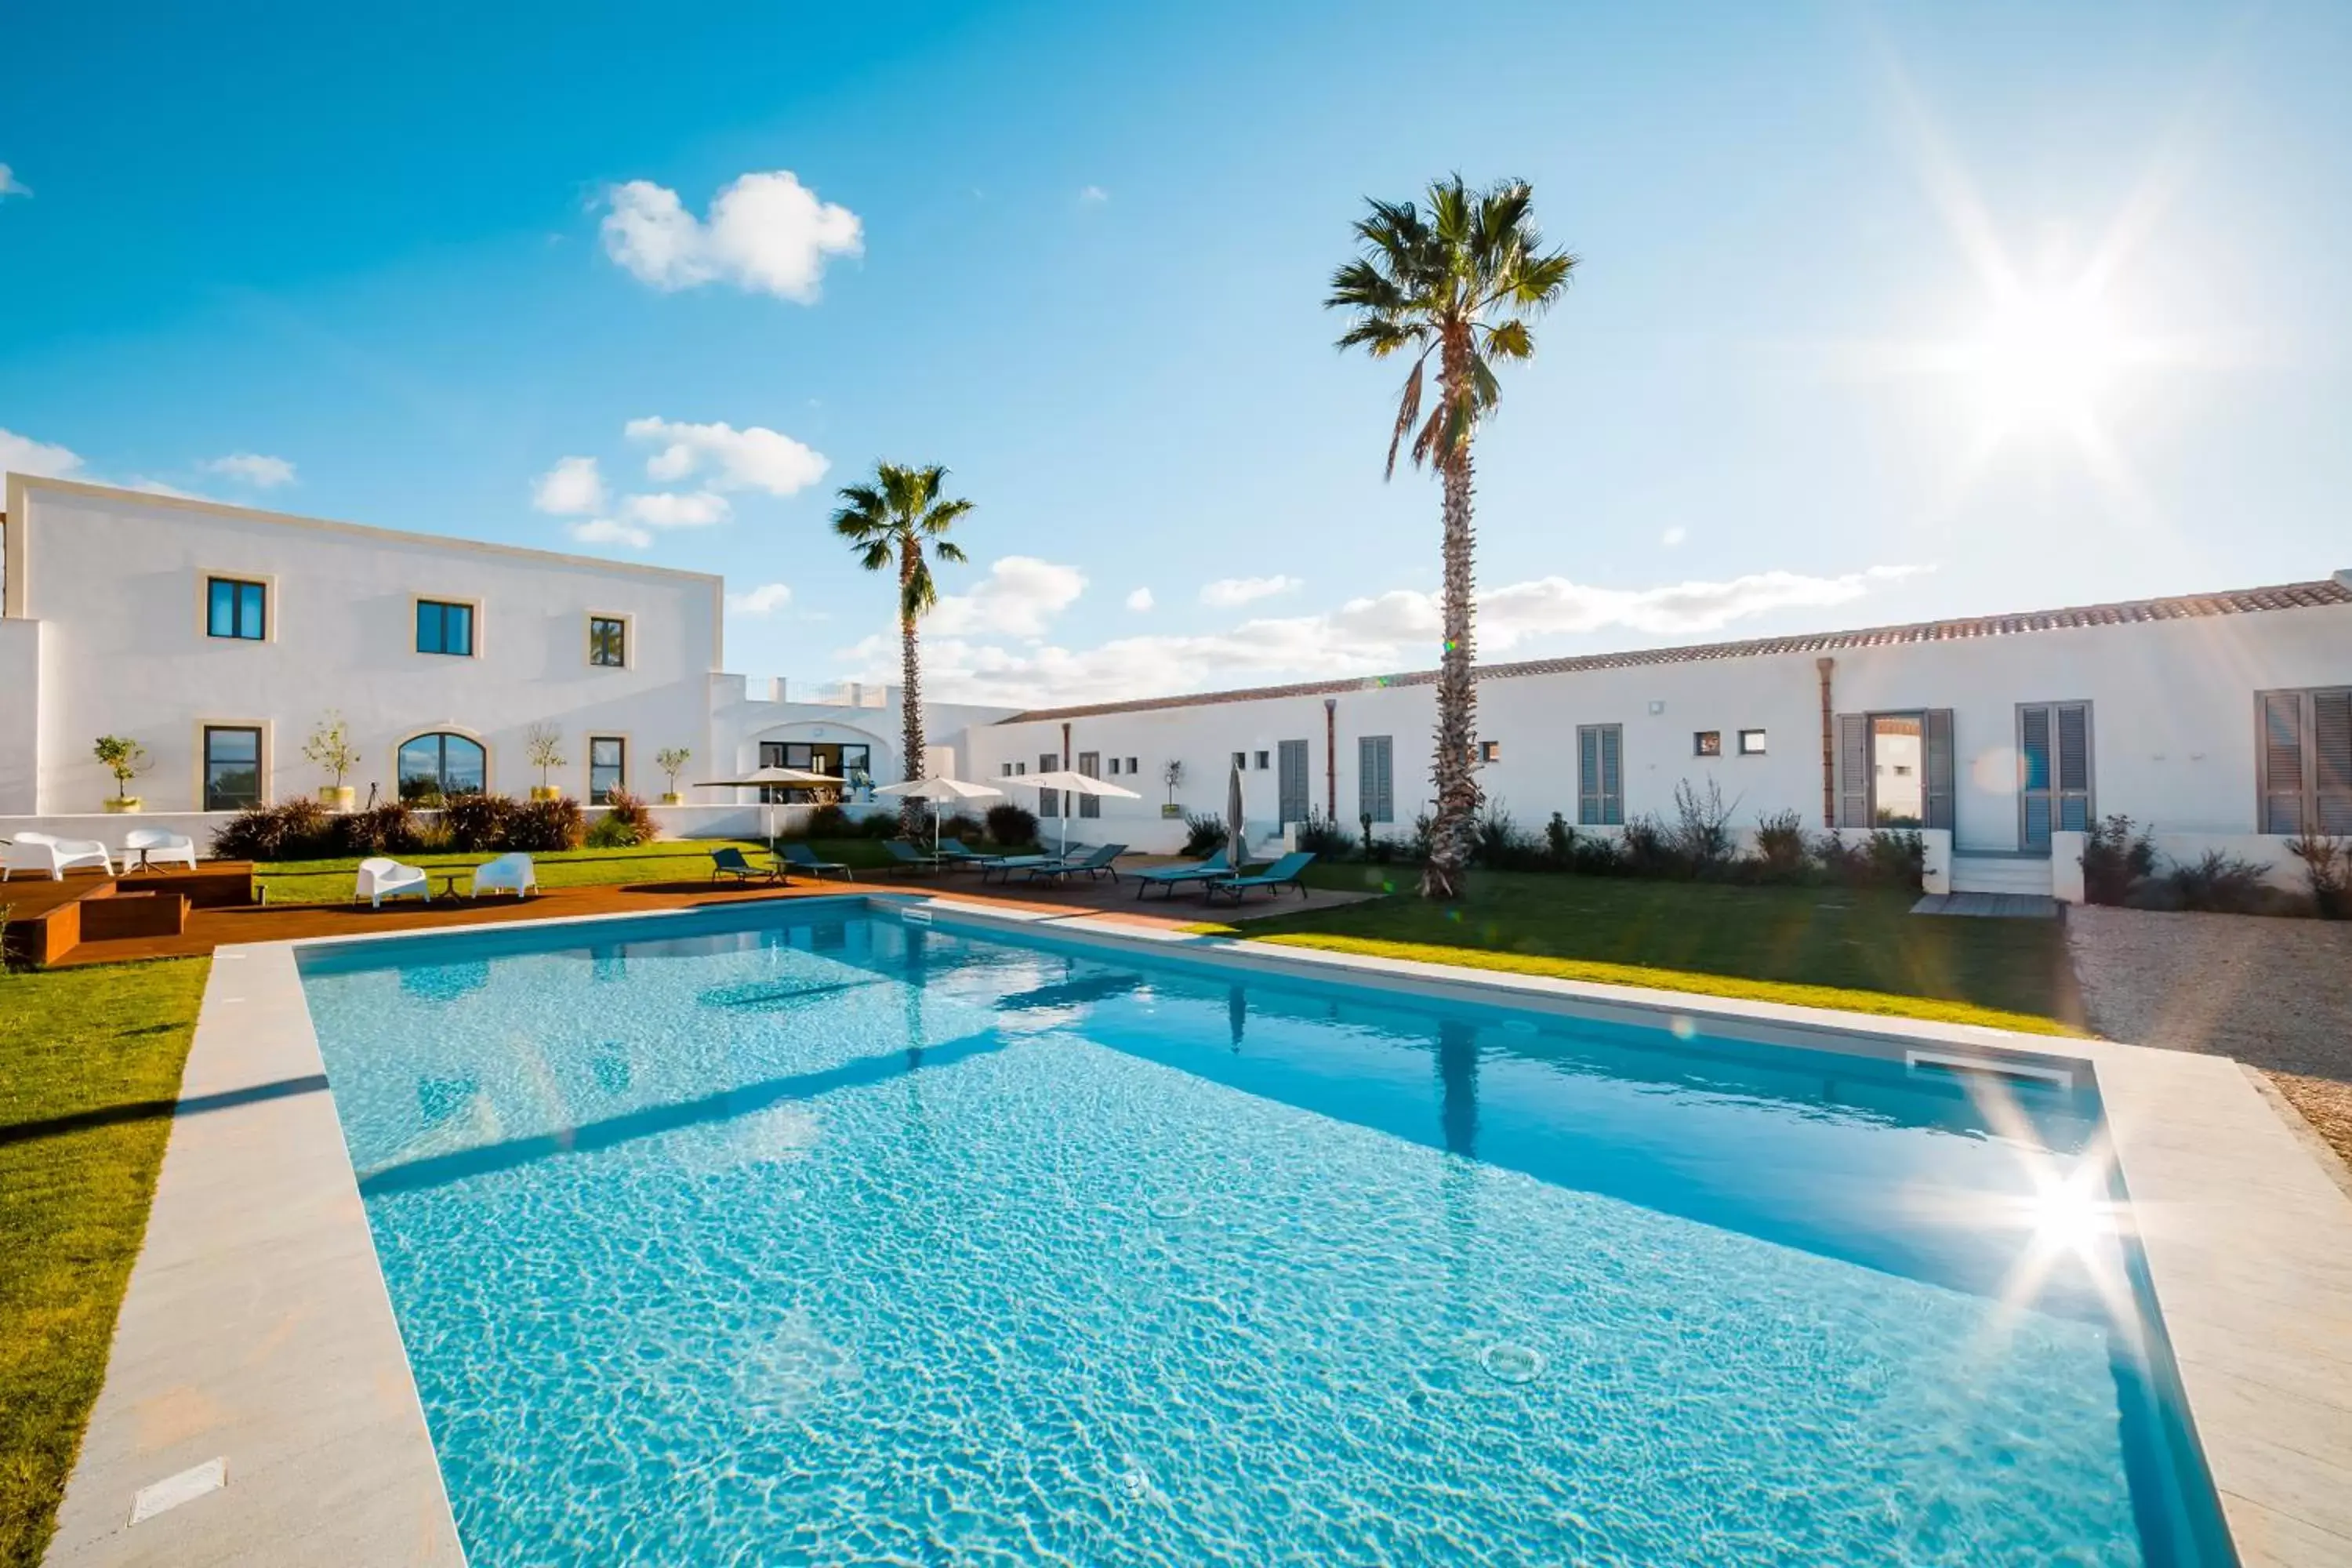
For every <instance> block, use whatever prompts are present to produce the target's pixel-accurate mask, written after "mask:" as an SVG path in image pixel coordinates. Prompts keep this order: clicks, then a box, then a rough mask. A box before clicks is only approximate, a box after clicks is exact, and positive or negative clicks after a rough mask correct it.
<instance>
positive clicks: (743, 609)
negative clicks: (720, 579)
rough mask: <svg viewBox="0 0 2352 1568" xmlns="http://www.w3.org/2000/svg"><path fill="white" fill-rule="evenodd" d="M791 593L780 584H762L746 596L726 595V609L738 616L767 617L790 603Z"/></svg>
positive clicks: (788, 588)
mask: <svg viewBox="0 0 2352 1568" xmlns="http://www.w3.org/2000/svg"><path fill="white" fill-rule="evenodd" d="M792 599H793V591H792V589H791V588H790V587H788V586H787V585H785V584H782V583H762V584H760V585H759V586H758V587H756V588H754V589H752V590H751V592H750V593H747V594H730V595H727V607H728V608H729V609H730V610H732V611H734V612H735V613H736V614H737V615H739V616H768V615H773V614H774V613H775V612H776V611H778V610H781V609H782V608H783V607H784V606H785V605H789V604H791V603H792Z"/></svg>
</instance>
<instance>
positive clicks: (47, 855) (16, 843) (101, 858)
mask: <svg viewBox="0 0 2352 1568" xmlns="http://www.w3.org/2000/svg"><path fill="white" fill-rule="evenodd" d="M76 866H95V867H97V868H99V869H100V870H101V871H103V872H105V873H106V874H107V875H108V876H110V877H111V876H113V875H114V858H113V857H112V856H110V855H109V854H108V853H107V852H106V846H105V845H103V844H100V842H99V841H98V840H97V839H95V838H57V837H51V836H50V835H48V834H46V833H19V834H18V835H16V837H15V838H14V839H13V840H11V841H10V843H9V845H8V858H7V859H6V860H5V861H0V882H5V881H6V880H7V879H8V878H9V876H10V874H11V873H13V872H17V871H47V873H48V874H49V879H50V880H51V881H56V882H62V881H64V880H65V879H66V873H67V872H68V871H69V870H71V869H72V868H74V867H76Z"/></svg>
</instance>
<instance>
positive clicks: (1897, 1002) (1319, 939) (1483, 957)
mask: <svg viewBox="0 0 2352 1568" xmlns="http://www.w3.org/2000/svg"><path fill="white" fill-rule="evenodd" d="M1226 929H1231V928H1226ZM1235 934H1237V935H1240V936H1244V937H1253V939H1254V940H1261V941H1264V942H1268V943H1271V944H1274V945H1276V946H1281V947H1310V948H1318V949H1320V950H1322V951H1323V952H1357V953H1363V954H1366V955H1368V956H1370V957H1373V958H1405V959H1412V960H1414V961H1415V962H1417V963H1451V964H1455V965H1458V966H1460V967H1462V968H1465V969H1492V970H1500V971H1502V972H1504V973H1510V974H1543V975H1549V976H1550V977H1551V978H1553V979H1555V980H1588V981H1591V982H1594V983H1595V984H1602V985H1646V986H1650V987H1652V988H1653V989H1655V990H1659V991H1688V992H1693V993H1696V994H1700V995H1705V996H1729V997H1734V998H1736V999H1738V1000H1739V1001H1742V1002H1785V1003H1787V1004H1789V1005H1790V1006H1793V1007H1840V1008H1843V1009H1844V1010H1846V1011H1847V1012H1850V1013H1875V1014H1878V1015H1880V1016H1884V1017H1890V1018H1929V1019H1933V1020H1935V1021H1936V1022H1937V1023H1940V1024H1981V1025H1983V1026H1986V1027H1988V1028H1994V1029H2014V1030H2017V1031H2019V1032H2020V1033H2022V1034H2029V1035H2071V1034H2076V1033H2079V1032H2080V1031H2078V1030H2074V1029H2069V1028H2068V1027H2067V1026H2065V1025H2063V1024H2062V1023H2060V1022H2058V1021H2057V1020H2056V1019H2055V1018H2041V1017H2036V1016H2034V1015H2032V1014H2031V1013H2005V1012H2002V1011H2001V1010H2000V1009H1999V1008H1996V1007H1978V1006H1974V1005H1970V1004H1969V1003H1966V1002H1939V1001H1937V1000H1935V999H1934V998H1932V997H1926V996H1895V995H1889V994H1887V993H1885V992H1883V991H1853V990H1848V989H1845V988H1843V987H1841V986H1835V985H1800V984H1789V983H1786V982H1780V981H1771V980H1740V979H1737V978H1735V977H1733V976H1730V975H1725V974H1701V973H1693V972H1692V971H1690V970H1687V969H1657V968H1653V967H1651V966H1649V965H1646V964H1639V963H1595V962H1593V961H1591V960H1589V959H1575V958H1535V957H1530V956H1528V954H1525V953H1517V952H1486V951H1485V950H1482V949H1479V948H1475V947H1432V946H1429V945H1426V944H1425V943H1422V942H1381V941H1377V940H1374V939H1372V938H1368V937H1350V936H1306V935H1297V936H1271V937H1265V938H1254V936H1253V933H1251V932H1249V931H1238V932H1236V933H1235Z"/></svg>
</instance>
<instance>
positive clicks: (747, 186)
mask: <svg viewBox="0 0 2352 1568" xmlns="http://www.w3.org/2000/svg"><path fill="white" fill-rule="evenodd" d="M606 200H607V202H608V203H609V205H611V207H612V210H611V211H610V212H609V213H607V214H605V216H604V226H603V231H604V253H605V254H606V255H608V256H610V257H611V258H613V259H614V261H616V262H619V263H620V264H621V266H623V267H624V268H627V269H628V270H629V272H630V273H631V274H633V275H634V276H635V277H636V278H637V279H640V280H642V281H644V282H646V283H650V284H652V285H653V286H654V287H655V288H656V289H692V288H696V287H698V286H699V285H701V284H704V283H711V282H725V283H732V284H733V285H734V286H735V287H737V288H738V289H743V290H744V291H745V292H747V293H755V294H773V295H776V296H778V297H779V298H782V299H786V300H799V301H800V302H801V303H802V304H803V305H806V304H813V303H814V301H815V300H816V297H817V285H818V282H819V280H820V279H823V277H824V262H825V258H826V257H828V256H858V255H862V254H863V253H864V250H865V240H864V234H863V227H862V226H861V225H860V224H859V222H858V219H857V215H856V213H854V212H851V211H850V210H849V209H848V208H847V207H845V206H839V205H835V204H834V203H831V202H821V201H819V200H818V199H817V195H816V193H815V192H814V191H812V190H810V189H809V188H808V187H807V186H805V185H803V184H801V183H800V181H799V180H798V179H797V178H795V177H794V176H793V174H792V172H791V171H790V170H787V169H778V170H775V171H774V172H772V173H769V174H745V175H743V176H742V177H741V178H740V179H738V180H737V181H735V183H734V184H730V185H729V186H728V187H727V188H726V189H725V190H722V191H720V192H719V195H718V197H717V199H715V200H714V201H712V202H711V204H710V216H709V221H707V222H706V221H704V220H702V219H699V218H697V217H696V216H694V215H693V214H692V213H690V212H688V210H687V209H686V204H685V203H683V202H681V201H680V200H679V199H678V195H677V192H676V191H673V190H670V189H669V188H667V186H663V185H656V184H654V183H653V182H652V181H650V180H631V181H629V182H628V183H627V184H621V185H615V186H614V187H613V189H612V190H611V191H610V192H608V193H607V195H606Z"/></svg>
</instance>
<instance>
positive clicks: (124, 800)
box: [106, 795, 140, 816]
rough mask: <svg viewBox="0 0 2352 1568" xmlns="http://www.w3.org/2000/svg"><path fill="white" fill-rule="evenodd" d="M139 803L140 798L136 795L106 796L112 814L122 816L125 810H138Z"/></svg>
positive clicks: (107, 806) (109, 811) (108, 808)
mask: <svg viewBox="0 0 2352 1568" xmlns="http://www.w3.org/2000/svg"><path fill="white" fill-rule="evenodd" d="M139 805H140V800H139V797H138V796H137V795H109V796H107V797H106V810H107V812H108V813H109V814H110V815H111V816H121V815H123V814H124V813H125V812H132V811H137V810H138V809H139Z"/></svg>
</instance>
